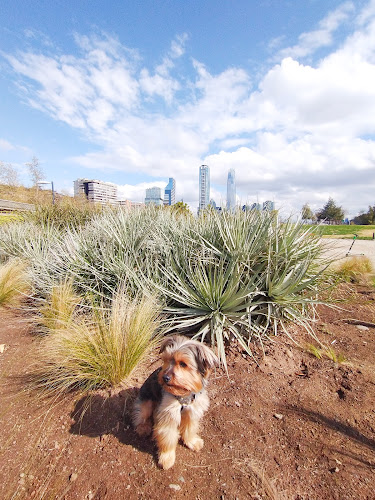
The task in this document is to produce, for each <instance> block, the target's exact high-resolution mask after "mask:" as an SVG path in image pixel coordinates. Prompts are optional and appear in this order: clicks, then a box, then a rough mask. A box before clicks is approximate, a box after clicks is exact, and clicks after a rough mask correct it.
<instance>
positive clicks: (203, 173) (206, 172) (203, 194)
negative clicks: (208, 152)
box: [198, 165, 211, 212]
mask: <svg viewBox="0 0 375 500" xmlns="http://www.w3.org/2000/svg"><path fill="white" fill-rule="evenodd" d="M198 189H199V205H198V212H200V211H201V210H204V209H205V208H206V207H207V206H208V204H209V203H210V190H211V189H210V167H209V166H208V165H201V166H200V167H199V185H198Z"/></svg>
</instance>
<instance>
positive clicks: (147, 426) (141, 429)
mask: <svg viewBox="0 0 375 500" xmlns="http://www.w3.org/2000/svg"><path fill="white" fill-rule="evenodd" d="M135 432H136V433H137V434H138V436H149V435H150V434H151V432H152V425H151V423H150V422H145V423H143V424H139V425H137V427H136V429H135Z"/></svg>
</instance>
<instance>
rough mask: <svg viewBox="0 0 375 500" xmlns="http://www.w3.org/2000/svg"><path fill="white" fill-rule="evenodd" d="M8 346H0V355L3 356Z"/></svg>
mask: <svg viewBox="0 0 375 500" xmlns="http://www.w3.org/2000/svg"><path fill="white" fill-rule="evenodd" d="M7 347H8V346H7V345H5V344H0V354H3V352H4V351H5V349H6V348H7Z"/></svg>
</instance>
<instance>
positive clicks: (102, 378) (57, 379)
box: [32, 289, 160, 395]
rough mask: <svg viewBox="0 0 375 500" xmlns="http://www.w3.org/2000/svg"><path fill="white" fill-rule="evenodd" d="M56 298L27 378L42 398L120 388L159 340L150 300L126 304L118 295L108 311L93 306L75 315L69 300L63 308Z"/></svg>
mask: <svg viewBox="0 0 375 500" xmlns="http://www.w3.org/2000/svg"><path fill="white" fill-rule="evenodd" d="M68 292H69V289H68ZM63 293H64V294H66V290H65V291H64V292H63ZM56 295H57V297H58V300H57V301H56V302H55V307H54V308H53V309H51V311H52V310H53V311H54V312H53V314H51V315H48V319H47V323H50V324H51V325H52V327H53V330H52V331H51V334H50V335H46V336H44V337H43V338H42V339H41V344H40V349H39V356H38V363H37V366H36V367H35V369H34V373H33V376H32V385H33V387H35V388H37V389H39V390H40V391H41V392H42V393H44V394H46V395H59V394H66V393H69V392H71V391H72V390H78V391H80V392H82V393H89V392H90V391H92V390H94V389H111V388H116V387H118V386H121V385H122V384H123V383H124V382H126V381H127V380H128V379H129V377H130V375H131V374H132V372H133V371H134V370H135V369H136V368H137V367H138V366H139V364H140V363H142V361H144V360H145V358H146V357H147V355H148V354H149V353H150V351H151V350H152V349H153V348H154V347H155V344H156V342H157V341H158V340H159V333H158V332H159V327H160V321H159V314H160V308H159V306H158V304H157V303H156V301H155V300H154V299H152V298H149V297H145V296H143V297H138V298H135V299H129V297H128V296H127V295H126V293H125V292H124V291H123V290H120V291H119V292H118V293H117V295H116V296H115V297H114V298H113V301H112V305H111V307H110V309H105V308H102V307H98V306H95V305H93V306H92V309H91V312H90V313H89V314H87V315H82V314H80V315H77V314H76V313H75V311H74V310H73V312H72V309H71V308H72V307H73V308H74V301H73V300H72V301H71V303H70V304H71V305H70V306H69V307H66V306H65V305H64V304H62V303H61V302H60V297H61V296H60V295H59V294H56ZM68 296H69V293H68ZM58 304H60V305H62V310H61V311H59V312H58V311H56V307H57V305H58Z"/></svg>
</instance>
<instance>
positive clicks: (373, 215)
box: [354, 205, 375, 226]
mask: <svg viewBox="0 0 375 500" xmlns="http://www.w3.org/2000/svg"><path fill="white" fill-rule="evenodd" d="M354 224H359V225H361V226H362V225H367V224H375V205H373V206H371V205H370V206H369V207H368V211H367V212H365V211H362V212H360V213H359V214H358V215H357V216H356V217H354Z"/></svg>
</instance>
